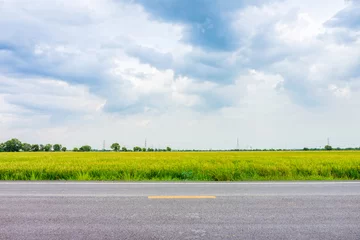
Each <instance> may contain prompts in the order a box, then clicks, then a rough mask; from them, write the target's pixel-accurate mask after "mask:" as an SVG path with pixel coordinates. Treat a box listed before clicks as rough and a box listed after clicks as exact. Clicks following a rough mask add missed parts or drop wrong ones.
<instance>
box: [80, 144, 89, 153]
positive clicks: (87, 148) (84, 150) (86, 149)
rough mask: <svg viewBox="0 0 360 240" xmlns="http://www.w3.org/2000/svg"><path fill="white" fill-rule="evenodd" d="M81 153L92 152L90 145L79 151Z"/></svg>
mask: <svg viewBox="0 0 360 240" xmlns="http://www.w3.org/2000/svg"><path fill="white" fill-rule="evenodd" d="M79 150H80V151H81V152H90V151H91V147H90V146H89V145H84V146H82V147H81V148H80V149H79Z"/></svg>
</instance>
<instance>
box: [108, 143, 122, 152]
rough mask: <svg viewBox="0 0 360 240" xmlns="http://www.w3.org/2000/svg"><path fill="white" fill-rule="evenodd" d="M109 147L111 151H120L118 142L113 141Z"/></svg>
mask: <svg viewBox="0 0 360 240" xmlns="http://www.w3.org/2000/svg"><path fill="white" fill-rule="evenodd" d="M110 148H111V149H112V150H113V151H115V152H118V151H120V144H119V143H113V144H112V145H111V147H110Z"/></svg>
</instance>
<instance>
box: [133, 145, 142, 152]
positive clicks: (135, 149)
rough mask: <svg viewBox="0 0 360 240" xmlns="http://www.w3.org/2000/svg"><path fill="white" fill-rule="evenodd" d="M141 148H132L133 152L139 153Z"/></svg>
mask: <svg viewBox="0 0 360 240" xmlns="http://www.w3.org/2000/svg"><path fill="white" fill-rule="evenodd" d="M141 150H142V149H141V147H138V146H136V147H134V152H141Z"/></svg>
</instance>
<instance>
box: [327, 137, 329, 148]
mask: <svg viewBox="0 0 360 240" xmlns="http://www.w3.org/2000/svg"><path fill="white" fill-rule="evenodd" d="M327 145H329V146H330V138H328V139H327Z"/></svg>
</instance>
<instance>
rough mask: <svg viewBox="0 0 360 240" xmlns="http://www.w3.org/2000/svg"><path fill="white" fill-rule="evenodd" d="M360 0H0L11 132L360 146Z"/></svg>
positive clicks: (1, 99)
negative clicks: (328, 142) (328, 143)
mask: <svg viewBox="0 0 360 240" xmlns="http://www.w3.org/2000/svg"><path fill="white" fill-rule="evenodd" d="M358 109H360V1H344V0H331V1H329V0H317V1H313V0H302V1H299V0H267V1H265V0H152V1H148V0H90V1H85V0H78V1H68V0H56V1H47V0H34V1H25V0H0V142H1V141H5V140H7V139H10V138H14V137H15V138H19V139H20V140H22V141H24V142H30V143H53V144H54V143H62V144H63V145H65V146H67V147H75V146H81V145H84V144H89V145H91V146H92V147H93V148H99V149H101V148H102V146H103V141H104V140H105V143H106V146H107V147H109V146H110V144H111V143H113V142H119V143H120V145H121V146H126V147H133V146H136V145H138V146H143V145H144V141H145V138H146V139H147V146H148V147H154V148H163V147H165V146H171V147H172V148H174V149H232V148H236V146H237V138H238V139H239V147H240V148H244V149H248V148H250V147H252V148H303V147H320V146H322V147H323V146H324V145H325V144H326V143H327V138H330V143H331V145H333V146H335V147H346V146H350V147H359V146H360V130H359V122H360V111H359V110H358Z"/></svg>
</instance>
